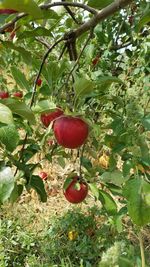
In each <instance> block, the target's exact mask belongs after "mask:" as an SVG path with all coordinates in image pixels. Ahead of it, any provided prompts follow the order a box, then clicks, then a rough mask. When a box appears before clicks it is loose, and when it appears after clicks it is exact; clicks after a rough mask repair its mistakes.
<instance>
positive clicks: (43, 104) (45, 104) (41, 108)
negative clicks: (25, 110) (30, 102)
mask: <svg viewBox="0 0 150 267" xmlns="http://www.w3.org/2000/svg"><path fill="white" fill-rule="evenodd" d="M55 108H56V105H55V104H54V102H51V101H49V100H42V101H39V102H38V103H37V104H36V105H35V106H34V107H33V108H32V110H33V111H34V112H36V113H42V112H47V111H50V110H54V109H55Z"/></svg>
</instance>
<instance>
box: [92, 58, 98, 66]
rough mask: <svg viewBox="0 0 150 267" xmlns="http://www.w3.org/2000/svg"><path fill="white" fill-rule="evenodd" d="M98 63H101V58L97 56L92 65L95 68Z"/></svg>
mask: <svg viewBox="0 0 150 267" xmlns="http://www.w3.org/2000/svg"><path fill="white" fill-rule="evenodd" d="M98 62H99V56H96V57H95V58H94V59H93V60H92V65H93V66H96V65H97V63H98Z"/></svg>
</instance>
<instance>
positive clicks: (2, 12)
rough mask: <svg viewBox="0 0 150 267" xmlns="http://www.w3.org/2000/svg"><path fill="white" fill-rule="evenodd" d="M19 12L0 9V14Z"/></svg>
mask: <svg viewBox="0 0 150 267" xmlns="http://www.w3.org/2000/svg"><path fill="white" fill-rule="evenodd" d="M17 12H18V11H16V10H14V9H0V14H8V15H9V14H14V13H17Z"/></svg>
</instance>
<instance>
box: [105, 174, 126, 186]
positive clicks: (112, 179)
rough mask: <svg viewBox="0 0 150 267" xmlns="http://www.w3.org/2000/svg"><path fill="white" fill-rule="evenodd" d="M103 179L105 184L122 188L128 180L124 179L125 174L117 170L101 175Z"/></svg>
mask: <svg viewBox="0 0 150 267" xmlns="http://www.w3.org/2000/svg"><path fill="white" fill-rule="evenodd" d="M101 179H102V181H103V182H105V183H112V184H115V185H117V186H121V185H122V184H123V183H124V182H125V181H126V179H125V178H124V177H123V174H122V172H121V171H118V170H115V171H113V172H104V173H103V174H102V175H101Z"/></svg>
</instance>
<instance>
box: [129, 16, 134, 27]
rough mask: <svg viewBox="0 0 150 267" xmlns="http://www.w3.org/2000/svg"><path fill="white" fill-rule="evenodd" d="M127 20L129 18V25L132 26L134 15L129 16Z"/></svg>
mask: <svg viewBox="0 0 150 267" xmlns="http://www.w3.org/2000/svg"><path fill="white" fill-rule="evenodd" d="M128 20H129V23H130V25H131V26H132V25H133V22H134V16H129V18H128Z"/></svg>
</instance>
